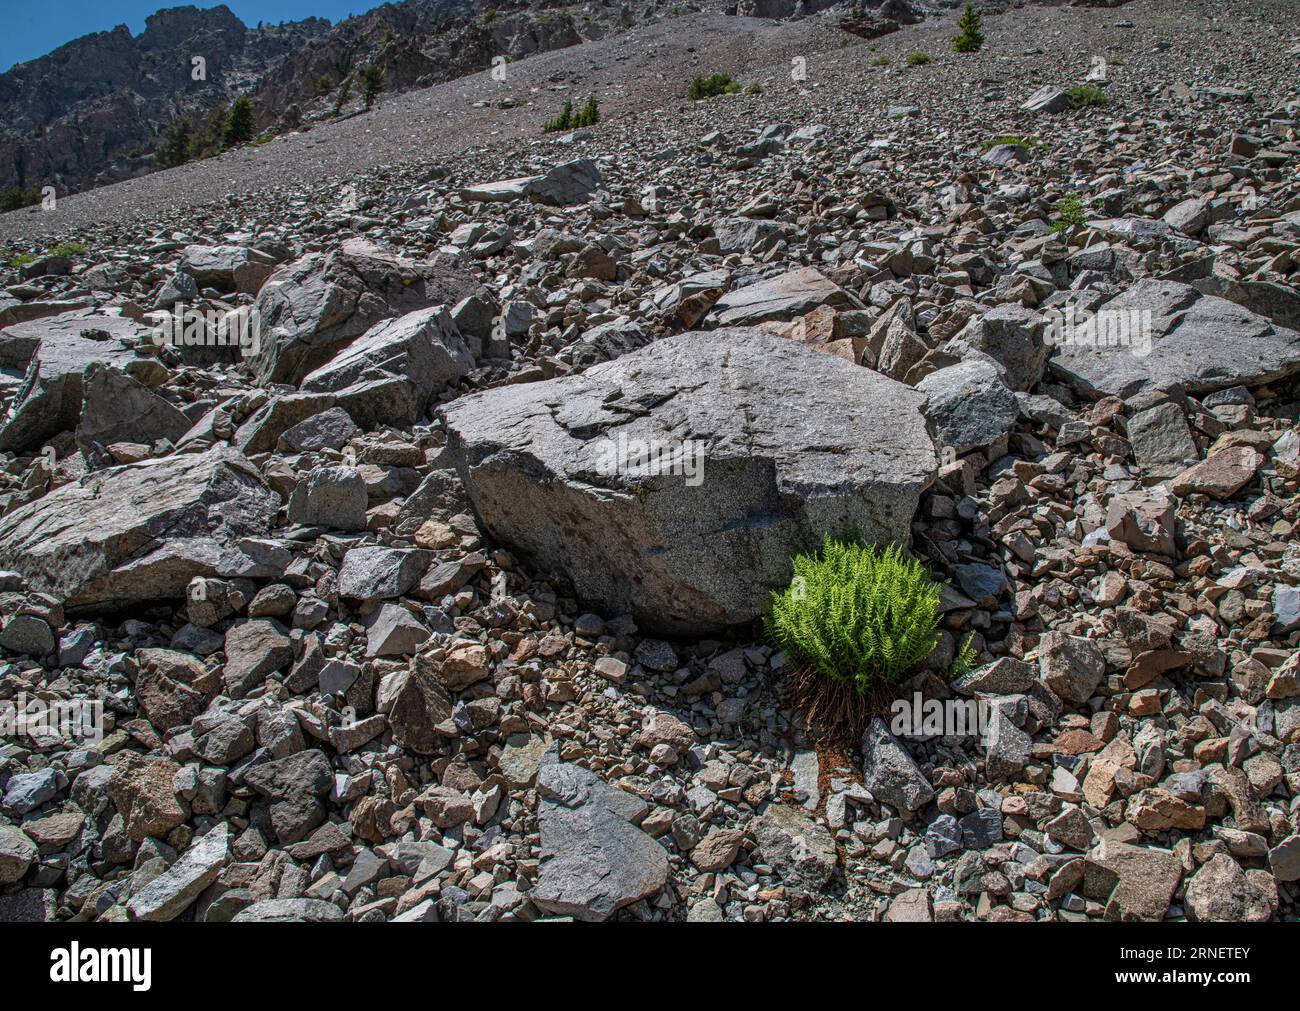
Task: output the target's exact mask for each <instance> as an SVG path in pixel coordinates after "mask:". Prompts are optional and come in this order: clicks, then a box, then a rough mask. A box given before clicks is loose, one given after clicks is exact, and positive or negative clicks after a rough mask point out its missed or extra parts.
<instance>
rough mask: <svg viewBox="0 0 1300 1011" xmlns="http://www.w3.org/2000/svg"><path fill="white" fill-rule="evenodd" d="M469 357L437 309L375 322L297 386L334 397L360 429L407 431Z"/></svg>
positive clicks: (467, 363) (442, 311)
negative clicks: (383, 427) (391, 427)
mask: <svg viewBox="0 0 1300 1011" xmlns="http://www.w3.org/2000/svg"><path fill="white" fill-rule="evenodd" d="M473 367H474V358H473V356H472V355H471V354H470V351H469V348H468V347H467V346H466V345H465V341H464V340H463V339H462V338H461V336H460V333H459V332H458V331H457V329H456V325H455V324H454V323H453V322H452V321H451V317H450V316H448V315H447V310H446V309H445V308H443V307H442V306H432V307H430V308H428V309H417V310H416V311H415V312H409V313H407V314H406V315H404V316H399V317H398V318H397V319H391V320H385V321H384V322H382V323H377V324H376V325H375V326H374V327H372V328H371V329H370V330H368V331H366V333H365V334H363V335H362V336H361V337H359V338H357V339H356V340H355V341H353V342H352V343H351V344H349V345H348V346H347V347H346V348H344V349H343V350H342V351H341V352H339V354H338V355H337V356H336V357H335V358H334V359H332V360H331V361H330V362H328V363H327V364H325V365H322V366H321V367H320V368H318V369H317V370H316V371H315V372H312V373H310V374H309V375H307V376H306V377H305V378H304V379H303V381H302V389H303V391H304V392H309V393H333V394H335V395H336V397H337V400H338V403H339V405H340V407H342V408H344V409H345V410H346V411H347V412H348V414H349V415H351V417H352V418H353V420H355V421H356V422H358V423H359V424H360V425H361V426H362V427H363V428H377V427H378V426H380V425H386V424H387V425H398V426H409V425H413V424H415V422H417V421H419V420H420V418H422V417H423V416H424V411H425V408H426V407H427V406H428V404H429V400H430V398H432V397H433V396H434V395H436V394H438V393H441V392H442V391H443V390H445V389H447V388H448V387H450V386H455V385H456V384H457V383H459V382H460V381H461V379H462V378H464V376H465V374H466V373H468V372H469V371H470V369H472V368H473Z"/></svg>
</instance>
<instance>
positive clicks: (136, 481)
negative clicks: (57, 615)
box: [0, 449, 279, 610]
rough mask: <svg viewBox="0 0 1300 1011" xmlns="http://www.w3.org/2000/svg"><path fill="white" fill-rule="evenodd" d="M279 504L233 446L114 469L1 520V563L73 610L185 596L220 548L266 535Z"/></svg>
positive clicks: (209, 572) (210, 566) (66, 487)
mask: <svg viewBox="0 0 1300 1011" xmlns="http://www.w3.org/2000/svg"><path fill="white" fill-rule="evenodd" d="M278 508H279V498H278V497H277V496H276V494H275V493H274V492H273V491H271V490H270V489H269V488H267V487H266V485H265V484H264V483H263V482H262V479H261V477H260V476H259V475H258V473H257V471H256V470H255V469H254V468H253V467H252V465H251V464H249V463H248V461H247V460H245V459H244V457H243V456H241V455H239V454H237V453H232V452H230V451H229V450H223V449H214V450H211V451H209V452H207V453H203V454H184V455H179V456H170V457H161V458H159V459H154V460H146V461H143V462H141V463H135V464H130V465H127V466H123V467H110V468H108V469H106V470H101V471H96V472H94V473H93V474H90V475H88V476H87V477H85V478H83V479H82V480H81V481H79V482H76V483H74V484H66V485H63V486H62V487H60V488H56V489H55V490H54V491H52V492H50V493H49V494H48V495H46V496H44V497H43V498H39V499H37V500H36V501H34V502H30V503H28V504H27V505H25V506H22V507H21V508H19V509H15V510H14V511H13V512H11V513H9V514H8V515H7V516H5V517H3V518H2V519H0V569H12V570H15V571H17V572H20V573H22V574H23V575H24V576H25V577H26V579H27V582H28V585H29V586H30V587H31V588H32V589H34V590H39V591H41V592H42V593H48V594H51V595H53V596H54V597H57V598H58V599H59V600H60V601H62V602H63V603H64V604H65V605H66V606H67V607H68V608H69V609H70V610H111V609H115V608H118V607H127V606H131V605H132V604H137V603H142V602H146V601H151V600H160V599H168V598H176V597H181V596H183V595H184V593H185V588H186V586H187V585H188V583H189V581H190V580H191V579H192V578H194V576H196V575H213V574H215V566H216V564H217V562H218V560H219V549H220V548H221V546H222V545H224V544H228V543H231V542H233V541H235V540H237V539H239V538H241V537H246V536H250V535H254V534H260V533H265V532H267V531H268V530H269V529H270V528H271V526H272V524H273V523H274V520H275V515H276V512H277V510H278ZM190 549H192V550H190Z"/></svg>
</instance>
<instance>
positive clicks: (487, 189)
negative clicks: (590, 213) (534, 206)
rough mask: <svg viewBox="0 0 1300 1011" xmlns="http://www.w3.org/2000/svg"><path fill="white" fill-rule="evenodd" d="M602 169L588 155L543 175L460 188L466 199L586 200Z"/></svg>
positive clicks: (570, 202)
mask: <svg viewBox="0 0 1300 1011" xmlns="http://www.w3.org/2000/svg"><path fill="white" fill-rule="evenodd" d="M601 182H602V181H601V178H600V169H598V168H597V167H596V163H595V162H593V161H591V160H590V159H588V158H579V159H577V160H576V161H570V162H565V163H564V164H562V165H556V166H555V167H554V168H551V169H548V170H547V171H545V172H543V173H541V174H540V175H533V176H519V177H517V178H514V179H502V180H499V181H498V182H491V183H476V184H474V185H473V186H466V187H465V188H464V189H462V190H461V191H460V195H461V197H462V198H463V199H465V200H470V201H475V202H486V203H496V202H503V201H510V200H523V199H528V200H531V201H533V202H534V203H538V204H549V205H550V206H552V207H568V206H572V205H574V204H584V203H586V202H587V201H588V200H590V199H591V197H592V194H593V193H595V192H596V190H597V189H599V188H600V186H601Z"/></svg>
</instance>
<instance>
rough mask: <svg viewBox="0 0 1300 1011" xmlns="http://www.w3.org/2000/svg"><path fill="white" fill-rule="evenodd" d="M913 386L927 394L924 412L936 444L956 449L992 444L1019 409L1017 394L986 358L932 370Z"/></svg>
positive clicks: (982, 447) (1006, 430)
mask: <svg viewBox="0 0 1300 1011" xmlns="http://www.w3.org/2000/svg"><path fill="white" fill-rule="evenodd" d="M916 388H917V391H918V392H920V393H924V394H925V395H926V397H927V398H928V399H927V401H926V405H925V413H926V416H927V417H928V418H929V419H930V420H931V421H932V422H934V427H935V434H936V436H937V439H938V442H939V444H940V445H942V446H946V447H950V448H951V449H953V450H954V451H956V452H958V453H965V452H967V451H969V450H972V449H984V448H986V447H988V446H991V445H992V444H993V443H995V442H996V441H997V440H998V439H1000V438H1001V437H1002V436H1004V435H1006V434H1007V433H1008V432H1010V431H1011V428H1012V426H1013V425H1014V424H1015V423H1016V417H1017V416H1018V415H1019V413H1020V409H1019V406H1018V404H1017V401H1016V395H1015V394H1014V393H1013V392H1012V391H1011V390H1009V389H1008V388H1007V385H1006V384H1005V383H1004V382H1003V381H1002V377H1001V376H1000V375H999V374H998V369H997V366H996V365H995V364H994V363H993V362H991V361H989V360H988V359H986V358H974V357H972V358H968V359H966V360H965V361H962V362H958V363H957V364H956V365H950V366H948V367H947V368H946V369H940V370H939V371H938V372H932V373H930V375H928V376H926V377H925V378H924V379H922V380H921V381H920V382H919V383H917V385H916Z"/></svg>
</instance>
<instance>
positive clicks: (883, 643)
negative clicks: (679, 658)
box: [765, 536, 940, 731]
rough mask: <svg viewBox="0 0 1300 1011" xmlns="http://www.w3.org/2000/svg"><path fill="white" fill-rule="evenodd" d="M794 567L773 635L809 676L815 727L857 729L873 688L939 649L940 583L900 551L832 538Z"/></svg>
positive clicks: (805, 678)
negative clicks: (817, 724) (829, 726)
mask: <svg viewBox="0 0 1300 1011" xmlns="http://www.w3.org/2000/svg"><path fill="white" fill-rule="evenodd" d="M793 563H794V579H793V580H792V581H791V585H790V586H789V587H788V588H787V589H785V590H784V591H782V592H780V593H774V594H773V595H772V601H771V607H770V608H769V610H768V613H767V615H766V618H765V621H766V625H767V629H768V633H769V634H770V635H771V637H772V639H773V640H774V641H775V642H776V643H777V645H779V646H780V647H781V649H783V650H784V651H785V653H786V654H787V655H788V656H789V657H790V658H791V659H792V660H793V661H794V663H795V664H796V665H797V667H798V669H799V671H800V672H801V673H800V674H799V675H797V678H798V684H797V688H796V690H797V693H798V695H799V696H800V699H798V700H797V701H798V702H800V703H802V705H803V707H804V708H805V709H807V710H808V712H809V720H810V724H811V723H813V722H819V723H824V724H829V725H832V726H836V725H838V726H840V727H842V728H845V729H848V730H849V731H852V730H854V729H856V726H857V724H859V723H860V722H861V719H862V718H863V717H864V716H865V713H866V708H867V705H868V699H869V695H870V694H871V693H872V692H873V691H875V690H876V689H883V688H888V687H890V686H892V685H894V684H896V683H897V682H898V681H900V680H901V679H902V678H903V676H904V675H905V674H906V673H908V672H909V671H910V670H911V669H912V668H913V667H915V666H916V665H917V664H919V663H920V662H921V661H923V660H924V659H925V658H926V657H928V656H929V655H930V654H931V653H932V652H933V651H934V648H935V645H936V644H937V643H938V627H939V589H940V588H939V584H938V583H936V582H935V581H934V580H932V579H931V578H930V576H929V574H928V573H927V572H926V570H925V568H924V567H923V566H922V565H921V564H920V563H919V562H917V561H915V560H913V559H909V558H907V557H905V556H904V554H903V552H902V550H901V549H900V548H898V547H897V546H891V547H889V548H886V549H884V550H883V551H882V550H879V549H877V548H875V547H873V546H870V545H863V544H859V543H855V542H852V541H838V540H834V539H832V538H830V537H829V536H828V537H827V538H826V539H825V540H824V541H823V543H822V547H821V550H820V551H819V552H816V553H810V554H801V555H796V556H795V558H794V560H793Z"/></svg>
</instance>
